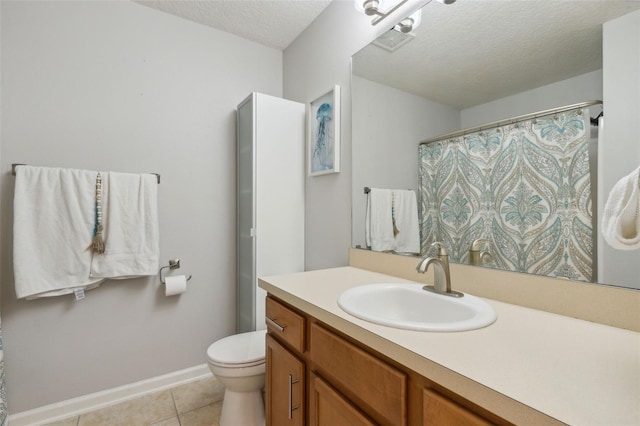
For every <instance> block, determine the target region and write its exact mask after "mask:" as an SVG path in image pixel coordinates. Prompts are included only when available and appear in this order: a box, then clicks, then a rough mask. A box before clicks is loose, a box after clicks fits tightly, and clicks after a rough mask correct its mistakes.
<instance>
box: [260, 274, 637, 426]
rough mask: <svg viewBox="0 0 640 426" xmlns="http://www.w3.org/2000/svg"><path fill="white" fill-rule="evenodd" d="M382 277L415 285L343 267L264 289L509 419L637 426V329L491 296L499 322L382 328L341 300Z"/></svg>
mask: <svg viewBox="0 0 640 426" xmlns="http://www.w3.org/2000/svg"><path fill="white" fill-rule="evenodd" d="M384 282H411V281H409V280H405V279H402V278H397V277H393V276H389V275H384V274H380V273H376V272H371V271H366V270H363V269H358V268H353V267H342V268H334V269H325V270H318V271H310V272H301V273H296V274H288V275H280V276H271V277H264V278H261V279H260V282H259V285H260V287H261V288H262V289H264V290H266V291H267V292H268V293H270V294H272V295H274V296H275V297H278V298H280V299H281V300H283V301H285V302H287V303H289V304H291V305H292V306H294V307H296V308H298V309H300V310H301V311H303V312H306V313H308V314H309V315H312V316H313V317H315V318H317V319H318V320H320V321H322V322H324V323H326V324H328V325H329V326H331V327H334V328H335V329H337V330H339V331H341V332H343V333H345V334H347V335H349V336H352V337H353V338H354V339H356V340H358V341H360V342H362V343H363V344H365V345H367V346H369V347H371V348H372V349H374V350H376V351H378V352H380V353H382V354H384V355H386V356H388V357H390V358H392V359H394V360H396V361H397V362H399V363H401V364H403V365H405V366H406V367H407V368H409V369H411V370H413V371H415V372H417V373H419V374H421V375H423V376H425V377H427V378H429V379H431V380H433V381H435V382H437V383H440V384H441V385H443V386H445V387H447V388H448V389H450V390H451V391H453V392H455V393H457V394H459V395H461V396H462V397H465V398H467V399H469V400H471V401H473V402H475V403H477V404H478V405H480V406H483V407H484V408H486V409H488V410H490V411H493V412H495V413H496V414H498V415H500V416H501V417H504V418H505V419H507V420H509V421H511V422H513V423H516V424H541V423H553V422H554V420H557V421H560V422H564V423H568V424H575V425H640V333H637V332H633V331H629V330H624V329H619V328H615V327H610V326H606V325H601V324H597V323H592V322H587V321H583V320H578V319H574V318H570V317H565V316H561V315H557V314H552V313H548V312H543V311H538V310H534V309H529V308H524V307H521V306H516V305H511V304H507V303H503V302H498V301H495V300H492V299H486V298H485V299H483V300H485V301H486V302H488V303H489V304H490V305H491V306H492V307H493V308H494V309H495V311H496V313H497V316H498V319H497V320H496V322H495V323H493V324H492V325H490V326H488V327H485V328H482V329H478V330H472V331H464V332H454V333H437V332H423V331H411V330H400V329H395V328H390V327H385V326H381V325H377V324H373V323H369V322H366V321H363V320H360V319H358V318H356V317H353V316H351V315H349V314H347V313H346V312H344V311H343V310H342V309H340V307H339V306H338V304H337V299H338V296H339V295H340V294H341V293H342V292H343V291H344V290H346V289H348V288H351V287H353V286H356V285H362V284H369V283H384ZM416 285H423V284H422V283H418V282H416ZM453 287H454V289H455V283H453Z"/></svg>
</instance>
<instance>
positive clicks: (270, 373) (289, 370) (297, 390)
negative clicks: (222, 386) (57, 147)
mask: <svg viewBox="0 0 640 426" xmlns="http://www.w3.org/2000/svg"><path fill="white" fill-rule="evenodd" d="M266 340H267V352H266V370H267V371H266V394H265V406H266V407H265V408H266V416H267V426H269V425H271V426H298V425H299V426H302V425H304V387H305V385H304V382H305V380H304V377H305V376H304V371H305V368H304V363H303V362H302V361H300V360H299V359H298V358H297V357H296V356H295V355H293V354H292V353H291V352H289V351H288V350H287V349H285V348H284V346H282V345H281V344H280V343H279V342H278V341H277V340H275V339H274V338H273V337H272V336H271V335H269V334H267V339H266Z"/></svg>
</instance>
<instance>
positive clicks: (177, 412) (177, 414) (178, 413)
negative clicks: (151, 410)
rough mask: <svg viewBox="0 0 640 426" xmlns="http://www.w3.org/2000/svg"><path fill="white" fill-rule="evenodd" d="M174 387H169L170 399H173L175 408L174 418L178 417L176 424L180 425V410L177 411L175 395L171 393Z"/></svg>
mask: <svg viewBox="0 0 640 426" xmlns="http://www.w3.org/2000/svg"><path fill="white" fill-rule="evenodd" d="M174 389H175V388H171V389H169V392H171V400H172V401H173V408H174V409H175V410H176V418H177V419H178V424H179V425H180V426H182V420H180V412H179V411H178V404H176V397H175V396H174V395H173V390H174Z"/></svg>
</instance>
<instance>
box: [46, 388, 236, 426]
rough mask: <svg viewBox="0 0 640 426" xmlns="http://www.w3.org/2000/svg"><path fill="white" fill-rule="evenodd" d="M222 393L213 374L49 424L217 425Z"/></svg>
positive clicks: (89, 425)
mask: <svg viewBox="0 0 640 426" xmlns="http://www.w3.org/2000/svg"><path fill="white" fill-rule="evenodd" d="M223 396H224V387H223V386H222V385H221V384H220V382H218V381H217V380H216V379H215V378H214V377H213V376H212V377H210V378H206V379H202V380H198V381H196V382H192V383H187V384H185V385H181V386H177V387H175V388H171V389H167V390H164V391H160V392H156V393H153V394H150V395H146V396H143V397H140V398H136V399H132V400H130V401H125V402H122V403H120V404H116V405H112V406H110V407H106V408H102V409H100V410H96V411H92V412H90V413H86V414H81V415H79V416H74V417H70V418H68V419H64V420H60V421H58V422H54V423H49V424H47V426H107V425H108V426H218V419H219V418H220V409H221V407H222V398H223Z"/></svg>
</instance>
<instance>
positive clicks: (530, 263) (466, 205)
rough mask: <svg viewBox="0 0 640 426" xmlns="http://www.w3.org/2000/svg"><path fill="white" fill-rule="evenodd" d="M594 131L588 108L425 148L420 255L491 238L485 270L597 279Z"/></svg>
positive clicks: (461, 254)
mask: <svg viewBox="0 0 640 426" xmlns="http://www.w3.org/2000/svg"><path fill="white" fill-rule="evenodd" d="M589 132H590V130H589V111H588V110H587V109H585V108H583V109H574V110H570V111H566V112H561V113H556V114H552V115H548V116H544V117H537V118H536V119H533V120H527V121H521V122H518V123H515V124H508V125H504V126H500V127H495V128H491V129H486V130H482V131H479V132H474V133H470V134H466V135H464V136H459V137H456V138H452V139H446V140H441V141H436V142H431V143H429V144H428V145H424V144H423V145H420V160H419V173H420V193H421V242H422V249H423V253H426V249H427V248H428V246H429V245H430V244H431V242H433V241H442V242H444V244H445V246H446V247H447V249H449V255H450V260H452V261H456V262H461V263H466V262H467V261H468V250H469V247H470V245H471V243H472V242H473V241H474V240H475V239H477V238H486V239H487V240H488V241H489V251H490V252H491V254H492V255H493V257H494V258H495V265H489V266H497V267H498V268H500V269H506V270H513V271H519V272H529V273H534V274H540V275H549V276H557V277H566V278H571V279H576V280H582V281H592V275H593V265H594V261H593V259H594V244H593V225H592V217H593V214H592V209H593V205H592V199H591V178H590V170H589V169H590V167H589V134H590V133H589Z"/></svg>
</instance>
